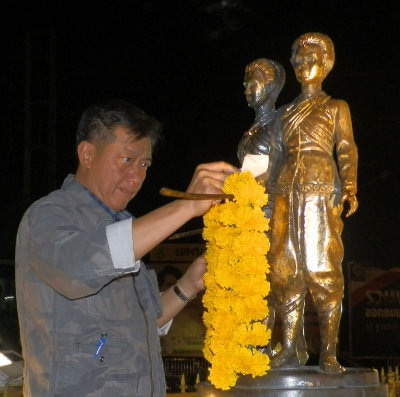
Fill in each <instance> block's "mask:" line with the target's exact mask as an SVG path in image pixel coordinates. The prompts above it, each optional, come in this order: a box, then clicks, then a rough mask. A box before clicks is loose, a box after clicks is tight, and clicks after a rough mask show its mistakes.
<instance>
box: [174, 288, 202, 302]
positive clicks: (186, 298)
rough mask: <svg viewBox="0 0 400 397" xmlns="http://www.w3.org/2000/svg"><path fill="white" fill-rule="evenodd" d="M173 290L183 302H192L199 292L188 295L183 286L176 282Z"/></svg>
mask: <svg viewBox="0 0 400 397" xmlns="http://www.w3.org/2000/svg"><path fill="white" fill-rule="evenodd" d="M172 288H173V290H174V292H175V294H176V296H177V297H178V298H179V299H180V300H181V301H183V302H185V303H189V302H191V301H192V300H193V299H194V298H196V296H197V294H194V295H192V296H188V295H186V293H185V292H184V291H183V290H182V288H181V287H180V286H179V285H178V284H175V285H174V286H173V287H172Z"/></svg>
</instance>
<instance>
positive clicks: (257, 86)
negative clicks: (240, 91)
mask: <svg viewBox="0 0 400 397" xmlns="http://www.w3.org/2000/svg"><path fill="white" fill-rule="evenodd" d="M273 81H274V70H273V69H272V68H271V69H270V70H268V72H267V73H266V72H265V71H263V72H262V73H261V72H260V71H259V70H257V69H256V70H253V71H252V72H249V73H246V74H245V77H244V83H243V84H244V95H245V96H246V100H247V103H248V105H249V106H250V107H252V108H254V107H257V106H260V105H262V104H263V103H264V102H265V101H266V100H267V99H268V95H269V93H270V92H271V83H272V82H273Z"/></svg>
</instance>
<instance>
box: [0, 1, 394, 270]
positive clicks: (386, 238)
mask: <svg viewBox="0 0 400 397" xmlns="http://www.w3.org/2000/svg"><path fill="white" fill-rule="evenodd" d="M31 3H33V2H31ZM34 3H35V5H33V4H30V5H26V6H24V7H22V5H21V4H19V2H15V3H13V5H11V3H7V4H6V5H5V9H4V12H3V14H2V17H1V18H2V26H3V35H2V40H1V52H2V54H3V56H2V58H1V59H2V60H1V70H2V73H1V93H2V95H1V97H2V105H1V108H2V112H1V120H0V122H1V131H2V132H1V134H2V137H3V155H2V157H1V171H2V181H3V192H2V205H1V219H2V233H1V237H0V259H13V256H14V238H15V233H16V229H17V225H18V222H19V219H20V217H21V215H22V213H23V211H24V210H25V209H26V207H27V205H28V204H29V203H30V202H31V201H33V200H35V199H37V198H38V197H40V196H42V195H44V194H46V193H47V192H48V191H50V190H52V189H53V188H55V187H58V186H59V185H60V183H61V182H62V180H63V178H64V176H65V175H66V173H68V172H73V171H74V170H75V154H74V133H75V128H76V124H77V120H78V118H79V116H80V113H81V112H82V110H83V109H84V108H85V107H86V106H88V105H89V104H91V103H93V102H95V101H97V100H99V99H103V98H109V97H122V98H125V99H127V100H129V101H131V102H134V103H136V104H137V105H139V106H140V107H142V108H143V109H144V110H146V111H147V112H148V113H150V114H152V115H154V116H155V117H157V118H158V119H160V120H161V121H162V122H163V123H164V133H165V136H166V145H165V146H164V147H163V149H162V150H161V151H160V153H159V154H157V155H156V157H155V162H154V166H153V167H152V168H151V169H150V172H149V176H148V179H147V181H146V183H145V187H144V188H143V190H142V192H141V193H140V194H139V195H138V196H137V198H136V200H134V201H133V202H132V203H131V205H130V209H131V211H132V212H133V213H134V214H135V215H140V214H142V213H144V212H146V211H148V210H151V209H153V208H154V207H156V206H158V205H160V204H162V203H164V202H166V200H167V199H166V198H164V197H161V196H159V194H158V191H159V189H160V187H162V186H169V187H172V188H176V189H184V188H185V187H186V186H187V184H188V183H189V180H190V178H191V175H192V172H193V170H194V168H195V166H196V165H197V164H198V163H200V162H205V161H214V160H221V159H222V160H226V161H230V162H232V163H235V164H236V163H237V160H236V146H237V143H238V141H239V139H240V137H241V135H242V133H243V132H244V131H245V129H246V128H247V127H248V125H249V123H251V121H252V120H253V117H254V113H253V109H251V108H248V107H247V103H246V101H245V98H244V95H243V83H242V82H243V71H244V67H245V65H246V64H247V63H248V62H250V61H252V60H253V59H255V58H258V57H267V58H272V59H276V60H278V61H279V62H281V63H282V64H283V65H284V66H285V68H286V72H287V83H286V86H285V87H284V89H283V91H282V93H281V96H280V97H279V99H278V103H277V105H278V106H279V105H281V104H283V103H286V102H288V101H290V100H292V99H293V98H294V97H295V96H296V95H297V94H298V93H299V90H300V86H299V84H298V82H297V81H296V80H295V77H294V73H293V71H292V67H291V65H290V63H289V56H290V47H291V44H292V42H293V41H294V39H295V38H296V37H297V36H299V35H300V34H302V33H305V32H307V31H321V32H323V33H326V34H328V35H329V36H330V37H331V38H332V39H333V41H334V43H335V47H336V64H335V67H334V69H333V71H332V72H331V73H330V75H329V76H328V77H327V79H326V80H325V83H324V89H325V91H327V92H328V94H330V95H332V96H333V97H337V98H342V99H345V100H347V102H348V103H349V105H350V109H351V111H352V118H353V128H354V135H355V139H356V142H357V145H358V147H359V194H358V198H359V202H360V206H359V210H358V212H357V213H356V214H355V215H353V217H351V218H349V219H346V223H345V229H344V235H343V237H344V242H345V246H346V258H345V259H346V260H355V261H366V262H378V263H379V264H388V265H389V266H397V265H398V263H399V254H400V241H399V237H398V236H399V233H398V231H397V226H398V224H399V221H400V217H399V211H398V208H397V206H398V202H399V198H400V187H399V160H398V155H397V154H398V151H399V148H400V147H399V146H400V145H399V143H400V140H399V136H398V130H399V125H400V116H399V111H398V102H399V101H398V97H399V91H400V77H399V72H398V59H397V54H398V52H399V48H400V33H399V23H400V17H399V6H398V5H397V4H394V5H392V6H390V7H389V5H387V3H386V2H385V1H369V2H363V1H338V0H336V1H335V0H332V1H288V0H283V1H268V0H264V1H255V0H249V1H244V0H242V1H240V0H224V1H216V0H203V1H200V0H192V1H183V0H178V1H171V2H167V1H150V0H147V1H131V2H124V3H122V2H118V1H117V2H108V3H107V4H104V5H102V4H101V3H100V2H98V3H90V2H81V3H80V4H79V5H78V3H76V2H72V1H71V2H63V3H58V2H51V4H50V2H49V4H47V5H46V3H40V2H34ZM51 35H53V38H54V43H55V50H53V51H50V49H49V37H51ZM27 37H29V38H30V42H31V44H30V48H31V53H30V54H31V55H30V56H27V41H28V39H27ZM50 54H51V55H53V56H54V62H55V67H54V80H53V82H54V83H53V84H52V89H53V94H52V96H51V97H49V94H48V85H49V73H48V70H49V69H48V62H47V61H46V59H47V58H46V57H47V56H48V55H50ZM46 62H47V63H46ZM27 65H28V66H30V67H31V78H30V79H29V80H28V83H27V79H26V70H27ZM27 87H30V89H31V104H30V105H29V106H30V109H31V111H32V120H31V122H30V128H31V130H32V143H31V146H30V148H29V149H30V153H31V156H32V162H31V172H30V175H29V176H30V177H31V189H28V193H27V192H26V191H25V193H24V190H23V185H24V167H23V164H24V149H26V148H24V128H25V127H26V125H27V123H26V121H27V119H26V113H25V109H26V103H27V102H26V99H27V96H26V89H27ZM49 98H50V100H51V101H52V104H53V105H54V112H55V114H54V119H55V127H54V128H53V130H55V131H56V142H55V150H54V151H53V154H54V159H51V161H50V165H49V155H48V143H49V142H48V130H49V125H48V120H47V113H48V106H47V103H48V101H49ZM51 98H52V99H51ZM46 101H47V102H46ZM50 128H52V127H51V126H50ZM49 169H51V170H52V173H50V174H52V175H53V178H52V179H51V180H50V181H49V175H48V174H49V172H48V171H49ZM25 176H26V172H25ZM190 227H192V225H190V224H189V225H187V227H186V228H189V229H190Z"/></svg>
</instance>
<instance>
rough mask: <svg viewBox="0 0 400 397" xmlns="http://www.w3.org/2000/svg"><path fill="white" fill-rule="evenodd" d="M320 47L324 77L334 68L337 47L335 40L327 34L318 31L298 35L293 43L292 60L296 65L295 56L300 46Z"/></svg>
mask: <svg viewBox="0 0 400 397" xmlns="http://www.w3.org/2000/svg"><path fill="white" fill-rule="evenodd" d="M308 47H310V48H311V47H318V49H319V50H320V53H321V54H322V65H323V73H322V78H325V77H326V76H327V75H328V73H329V72H330V71H331V70H332V68H333V65H334V63H335V47H334V45H333V41H332V40H331V39H330V37H328V36H327V35H326V34H323V33H318V32H310V33H304V34H302V35H301V36H300V37H298V38H297V39H296V40H295V41H294V43H293V45H292V53H291V57H290V62H291V64H292V65H293V66H295V62H294V59H295V56H296V54H297V52H298V51H299V49H300V48H308Z"/></svg>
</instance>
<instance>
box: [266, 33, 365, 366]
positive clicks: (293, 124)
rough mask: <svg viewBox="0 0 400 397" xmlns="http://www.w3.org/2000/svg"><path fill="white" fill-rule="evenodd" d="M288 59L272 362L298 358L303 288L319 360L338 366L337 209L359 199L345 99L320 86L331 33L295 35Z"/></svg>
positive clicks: (328, 64) (275, 232)
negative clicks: (291, 90)
mask: <svg viewBox="0 0 400 397" xmlns="http://www.w3.org/2000/svg"><path fill="white" fill-rule="evenodd" d="M290 60H291V63H292V66H293V68H294V71H295V73H296V77H297V80H298V81H299V82H300V84H301V93H300V95H299V96H298V97H297V98H295V99H294V100H293V101H292V102H291V103H289V104H287V105H285V106H282V108H281V109H279V110H278V113H279V115H278V116H277V117H278V120H279V123H280V125H281V131H282V146H283V161H282V165H281V166H280V169H279V171H278V175H277V178H276V180H275V186H274V193H275V194H274V196H275V207H274V214H273V218H272V226H271V250H270V257H269V258H270V262H271V263H272V265H271V290H272V291H273V292H274V296H275V298H276V300H277V311H278V312H279V314H280V316H281V318H282V329H283V349H282V351H281V352H280V353H279V354H278V355H277V356H276V357H274V358H273V360H272V362H271V364H272V366H274V367H280V366H299V365H301V364H303V359H302V357H301V356H304V354H303V353H304V352H302V351H301V350H300V351H299V350H298V343H297V338H298V337H299V336H300V335H302V329H301V328H302V326H303V323H302V321H303V320H302V319H303V314H304V313H303V311H304V298H305V295H306V294H307V293H308V292H309V293H310V295H311V297H312V300H313V303H314V307H315V309H316V311H317V313H318V319H319V330H320V335H321V347H320V357H319V366H320V368H321V370H322V371H324V372H327V373H338V372H342V371H343V370H344V369H343V368H342V367H341V365H340V364H339V363H338V362H337V359H336V346H337V336H338V330H339V322H340V316H341V303H342V299H343V287H344V282H343V273H342V267H341V266H342V259H343V243H342V239H341V233H342V229H343V222H342V220H341V213H342V210H343V205H344V203H345V202H347V203H348V205H349V209H348V211H347V214H346V215H347V216H350V215H352V214H353V213H354V212H355V211H356V210H357V206H358V201H357V198H356V193H357V161H358V155H357V147H356V144H355V142H354V138H353V129H352V123H351V117H350V111H349V107H348V104H347V103H346V102H345V101H344V100H340V99H333V98H331V97H329V96H328V95H327V94H326V93H325V92H324V91H323V90H322V82H323V80H324V79H325V77H326V76H327V74H328V73H329V72H330V70H331V69H332V67H333V64H334V61H335V52H334V46H333V43H332V41H331V39H330V38H329V37H328V36H326V35H324V34H321V33H313V32H311V33H306V34H304V35H302V36H300V37H299V38H298V39H296V40H295V42H294V43H293V46H292V55H291V59H290Z"/></svg>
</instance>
